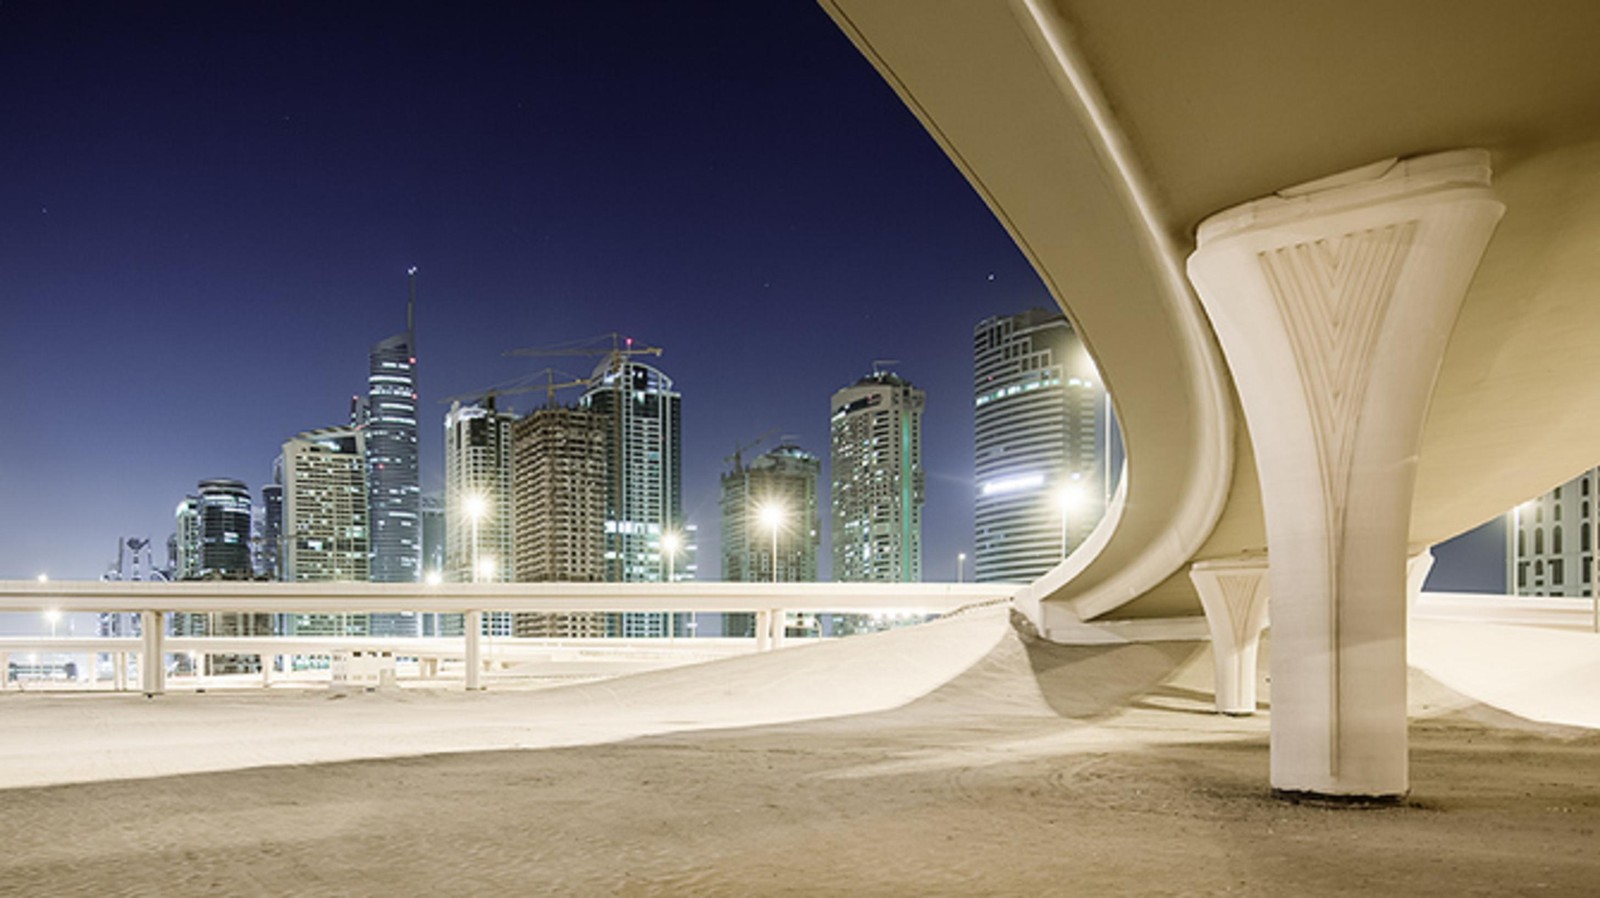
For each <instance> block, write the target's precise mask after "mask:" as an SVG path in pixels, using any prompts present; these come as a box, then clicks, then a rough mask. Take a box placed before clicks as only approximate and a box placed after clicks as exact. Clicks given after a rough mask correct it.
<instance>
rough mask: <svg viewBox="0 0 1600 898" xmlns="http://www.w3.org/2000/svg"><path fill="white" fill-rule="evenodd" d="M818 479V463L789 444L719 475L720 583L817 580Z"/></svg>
mask: <svg viewBox="0 0 1600 898" xmlns="http://www.w3.org/2000/svg"><path fill="white" fill-rule="evenodd" d="M821 476H822V461H821V460H820V459H818V458H817V457H816V456H815V455H812V454H811V453H809V452H806V451H805V450H804V449H801V448H800V447H799V446H795V445H792V444H787V443H786V444H784V445H782V446H779V447H777V448H776V449H773V450H772V451H771V452H768V453H766V454H764V455H760V456H757V457H756V458H754V459H752V460H751V461H750V463H749V464H748V465H746V464H743V463H742V462H741V461H740V460H739V459H738V457H737V456H736V457H735V461H734V468H733V470H731V471H728V472H727V473H725V474H723V475H722V502H721V505H722V579H723V580H726V581H733V582H743V583H770V582H772V581H773V580H774V579H776V580H778V581H780V582H788V583H796V582H798V583H809V582H813V581H815V580H816V579H817V550H818V548H819V547H820V546H821V543H822V535H821V534H822V526H821V520H820V519H821V512H820V510H819V505H818V497H817V481H818V479H819V478H820V477H821ZM769 516H770V517H769ZM774 528H776V531H777V532H776V537H777V540H776V545H777V553H776V564H777V576H776V577H775V578H774V576H773V564H774V553H773V545H774V540H773V536H774V533H773V530H774Z"/></svg>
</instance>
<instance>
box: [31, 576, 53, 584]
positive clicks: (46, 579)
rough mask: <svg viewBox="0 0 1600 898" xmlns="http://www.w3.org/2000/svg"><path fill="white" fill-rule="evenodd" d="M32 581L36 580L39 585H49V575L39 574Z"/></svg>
mask: <svg viewBox="0 0 1600 898" xmlns="http://www.w3.org/2000/svg"><path fill="white" fill-rule="evenodd" d="M34 579H36V580H38V581H39V582H40V583H49V582H50V575H49V574H40V575H39V576H38V577H36V578H34Z"/></svg>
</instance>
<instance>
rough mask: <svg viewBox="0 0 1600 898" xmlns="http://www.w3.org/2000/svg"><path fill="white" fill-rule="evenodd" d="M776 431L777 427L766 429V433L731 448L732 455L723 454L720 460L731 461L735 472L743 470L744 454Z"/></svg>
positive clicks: (769, 437) (770, 437)
mask: <svg viewBox="0 0 1600 898" xmlns="http://www.w3.org/2000/svg"><path fill="white" fill-rule="evenodd" d="M777 432H778V428H776V427H774V428H772V429H770V430H768V431H767V432H766V433H764V434H762V435H761V436H758V437H756V438H755V439H753V440H751V441H750V442H748V443H745V444H744V445H743V446H739V447H736V448H735V449H734V450H733V454H732V455H728V456H724V457H723V459H722V460H723V461H725V462H729V463H731V464H732V465H733V470H734V471H735V472H738V471H742V470H744V454H745V453H746V452H748V451H750V450H751V449H754V448H756V447H757V446H759V445H761V444H762V443H765V442H766V441H767V440H770V439H772V435H773V434H775V433H777Z"/></svg>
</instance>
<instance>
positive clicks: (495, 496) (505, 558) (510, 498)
mask: <svg viewBox="0 0 1600 898" xmlns="http://www.w3.org/2000/svg"><path fill="white" fill-rule="evenodd" d="M514 420H516V419H515V417H514V416H512V415H510V414H508V413H506V412H502V411H498V410H496V409H495V407H494V397H492V396H491V397H489V398H488V400H487V401H486V402H485V403H484V404H483V405H462V404H461V403H459V402H457V403H453V404H452V405H451V406H450V411H449V412H448V413H447V414H446V415H445V419H444V507H445V533H446V537H445V579H447V580H450V581H452V582H455V583H472V582H478V583H510V582H512V579H513V577H514V576H515V573H516V544H515V542H514V535H515V533H516V504H515V501H514V495H513V493H512V490H511V423H512V422H513V421H514ZM448 626H449V627H450V628H451V629H454V627H455V624H454V622H453V621H452V622H450V623H449V624H448ZM483 627H484V632H485V633H486V634H490V635H495V636H510V635H512V616H511V614H509V613H506V612H499V611H493V612H488V613H486V614H484V615H483Z"/></svg>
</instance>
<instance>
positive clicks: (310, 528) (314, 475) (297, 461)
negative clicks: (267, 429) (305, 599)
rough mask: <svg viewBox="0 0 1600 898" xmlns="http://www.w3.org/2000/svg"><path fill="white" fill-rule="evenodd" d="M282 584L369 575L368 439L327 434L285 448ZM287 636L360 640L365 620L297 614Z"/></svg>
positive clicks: (357, 431)
mask: <svg viewBox="0 0 1600 898" xmlns="http://www.w3.org/2000/svg"><path fill="white" fill-rule="evenodd" d="M282 470H283V539H282V546H283V552H282V558H281V563H282V565H283V579H285V580H290V581H295V582H302V583H303V582H326V581H363V580H367V579H368V578H369V574H370V567H369V562H370V554H369V553H370V551H371V543H370V541H369V540H370V531H369V529H368V520H369V519H368V513H369V511H368V502H367V446H366V432H365V431H364V430H363V429H362V428H357V427H329V428H324V429H322V430H312V431H307V432H306V433H302V434H299V435H297V436H295V437H292V438H291V439H289V440H288V441H287V442H285V443H284V444H283V456H282ZM286 624H287V625H286V626H285V627H284V630H285V631H286V633H287V634H288V635H295V634H299V635H330V634H339V633H345V634H352V635H364V634H365V633H366V632H367V618H366V616H365V615H328V614H313V615H295V616H292V617H291V618H290V619H289V620H288V621H287V622H286Z"/></svg>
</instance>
